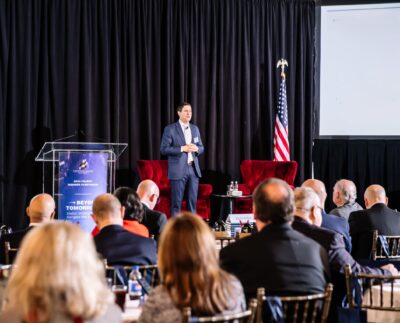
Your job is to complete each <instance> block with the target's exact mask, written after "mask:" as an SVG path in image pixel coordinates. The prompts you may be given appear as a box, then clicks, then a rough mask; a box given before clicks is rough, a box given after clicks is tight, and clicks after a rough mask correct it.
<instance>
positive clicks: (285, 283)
mask: <svg viewBox="0 0 400 323" xmlns="http://www.w3.org/2000/svg"><path fill="white" fill-rule="evenodd" d="M253 203H254V217H255V219H256V226H257V229H258V231H259V232H257V233H255V234H253V235H251V236H249V237H247V238H243V239H241V240H239V241H237V242H235V243H233V244H231V245H229V246H227V247H225V248H223V249H222V250H221V253H220V261H221V266H222V267H223V268H224V269H225V270H227V271H229V272H231V273H232V274H234V275H236V276H237V277H238V278H239V280H240V281H241V283H242V285H243V288H244V291H245V294H246V297H252V296H254V295H255V294H256V291H257V288H258V287H265V289H266V293H267V294H271V295H283V294H310V293H319V292H322V291H324V290H325V286H326V283H327V280H328V277H329V264H328V257H327V253H326V251H325V249H324V248H323V247H322V246H321V245H319V244H318V243H316V242H315V241H313V240H311V239H310V238H307V237H306V236H304V235H303V234H301V233H299V232H297V231H295V230H293V228H292V226H291V225H290V222H291V221H292V220H293V191H292V189H291V188H290V187H289V185H288V184H287V183H286V182H284V181H282V180H279V179H276V178H272V179H268V180H266V181H264V182H263V183H261V184H260V185H259V186H258V187H257V188H256V189H255V191H254V193H253Z"/></svg>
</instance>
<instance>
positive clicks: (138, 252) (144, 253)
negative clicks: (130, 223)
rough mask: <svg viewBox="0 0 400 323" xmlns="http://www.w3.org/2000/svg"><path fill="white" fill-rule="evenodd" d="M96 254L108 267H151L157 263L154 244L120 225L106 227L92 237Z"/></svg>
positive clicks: (152, 241)
mask: <svg viewBox="0 0 400 323" xmlns="http://www.w3.org/2000/svg"><path fill="white" fill-rule="evenodd" d="M94 243H95V245H96V249H97V252H98V253H99V254H101V255H102V256H103V258H104V259H107V263H108V264H109V265H151V264H155V263H156V262H157V249H156V242H155V241H154V240H152V239H149V238H145V237H142V236H139V235H137V234H134V233H132V232H129V231H127V230H125V229H124V228H123V227H122V226H121V225H116V224H115V225H114V224H113V225H108V226H106V227H104V228H103V229H101V230H100V232H99V233H98V234H97V235H96V236H95V237H94Z"/></svg>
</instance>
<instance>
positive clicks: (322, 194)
mask: <svg viewBox="0 0 400 323" xmlns="http://www.w3.org/2000/svg"><path fill="white" fill-rule="evenodd" d="M301 187H309V188H311V189H313V190H314V192H315V193H317V195H318V197H319V200H320V201H321V207H322V224H321V226H322V227H323V228H326V229H329V230H333V231H336V232H337V233H340V234H341V235H342V236H343V240H344V244H345V246H346V250H347V251H348V252H351V237H350V228H349V223H348V222H347V221H346V220H345V219H343V218H340V217H337V216H336V215H332V214H329V213H326V212H325V201H326V197H327V194H326V188H325V184H324V183H323V182H321V181H320V180H318V179H308V180H306V181H305V182H304V183H303V184H302V185H301Z"/></svg>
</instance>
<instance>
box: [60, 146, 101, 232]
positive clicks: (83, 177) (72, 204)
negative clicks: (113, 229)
mask: <svg viewBox="0 0 400 323" xmlns="http://www.w3.org/2000/svg"><path fill="white" fill-rule="evenodd" d="M107 158H108V154H107V153H80V152H62V153H60V156H59V164H58V165H59V172H58V174H59V186H58V219H59V220H65V221H69V222H72V223H77V224H79V225H80V226H81V227H82V228H83V229H84V230H85V231H86V232H91V231H92V230H93V228H94V227H95V223H94V221H93V219H92V217H91V214H92V204H93V200H94V199H95V198H96V196H98V195H100V194H102V193H106V192H107Z"/></svg>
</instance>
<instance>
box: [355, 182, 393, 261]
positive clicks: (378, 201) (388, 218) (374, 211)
mask: <svg viewBox="0 0 400 323" xmlns="http://www.w3.org/2000/svg"><path fill="white" fill-rule="evenodd" d="M364 203H365V208H366V209H365V210H361V211H356V212H352V213H351V214H350V217H349V224H350V234H351V237H352V241H353V251H352V255H353V257H354V258H355V259H369V258H370V256H371V249H372V232H373V231H374V230H378V234H380V235H400V213H399V212H397V211H394V210H392V209H390V208H388V207H387V203H388V198H387V197H386V192H385V189H384V188H383V187H382V186H380V185H376V184H375V185H371V186H369V187H368V188H367V189H366V190H365V193H364Z"/></svg>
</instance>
